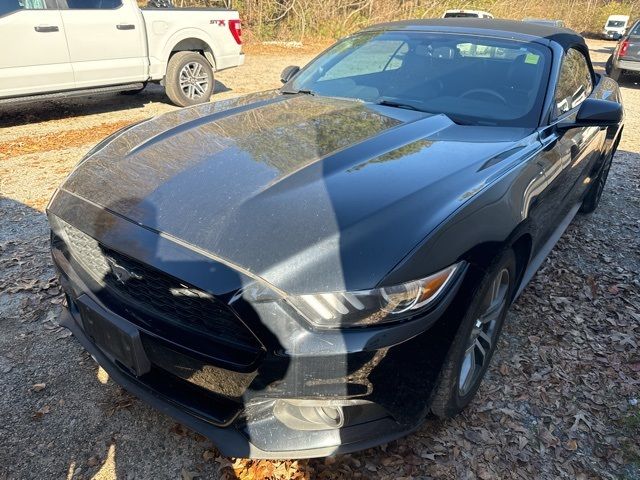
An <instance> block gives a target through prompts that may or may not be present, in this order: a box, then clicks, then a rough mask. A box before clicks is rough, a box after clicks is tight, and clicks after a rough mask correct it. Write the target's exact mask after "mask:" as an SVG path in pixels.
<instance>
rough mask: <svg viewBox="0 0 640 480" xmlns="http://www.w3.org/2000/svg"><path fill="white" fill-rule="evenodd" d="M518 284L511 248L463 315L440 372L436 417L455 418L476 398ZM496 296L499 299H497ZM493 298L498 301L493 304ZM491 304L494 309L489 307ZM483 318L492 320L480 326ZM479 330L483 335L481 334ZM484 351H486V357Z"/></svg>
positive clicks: (492, 268) (433, 404)
mask: <svg viewBox="0 0 640 480" xmlns="http://www.w3.org/2000/svg"><path fill="white" fill-rule="evenodd" d="M515 281H516V257H515V254H514V253H513V250H511V249H510V248H509V249H505V250H503V251H502V252H501V253H500V254H498V256H497V257H496V258H495V259H494V260H493V262H492V263H491V265H490V266H489V268H487V270H486V273H485V274H484V276H483V277H482V279H481V280H480V281H479V283H478V286H477V287H476V289H475V290H474V292H473V298H472V299H471V304H470V305H469V308H468V309H467V311H466V313H465V314H464V317H463V319H462V322H461V323H460V327H459V328H458V332H457V333H456V336H455V337H454V339H453V343H452V345H451V347H450V349H449V352H448V354H447V357H446V359H445V362H444V365H443V367H442V370H441V372H440V378H439V381H438V385H437V387H436V390H435V393H434V396H433V399H432V402H431V411H432V412H433V414H434V415H436V416H438V417H440V418H450V417H453V416H455V415H457V414H458V413H460V412H461V411H462V410H463V409H464V408H465V407H466V406H467V405H468V404H469V403H470V402H471V400H472V399H473V397H474V396H475V394H476V392H477V391H478V388H479V387H480V383H481V382H482V379H483V377H484V375H485V373H486V371H487V368H488V367H489V363H490V362H491V358H492V357H493V353H494V352H495V349H496V344H497V341H498V339H499V337H500V331H501V330H502V325H503V323H504V319H505V317H506V315H507V311H508V310H509V305H510V303H511V299H512V297H513V292H514V288H515ZM494 294H495V295H497V296H495V297H494ZM492 298H494V300H495V303H493V304H491V299H492ZM489 305H492V306H493V308H490V307H489V308H488V306H489ZM483 317H484V318H485V320H489V319H490V321H487V322H486V323H484V322H482V323H479V322H481V319H482V318H483ZM478 327H479V328H478ZM489 327H490V328H489ZM478 331H482V332H483V333H482V334H480V335H478V334H477V332H478ZM476 343H477V344H479V345H480V348H479V347H477V346H476ZM481 350H484V352H485V354H484V356H482V354H481ZM469 352H470V353H469ZM471 359H474V362H473V365H474V367H473V368H472V369H469V368H468V367H470V366H471ZM479 360H481V362H479ZM465 372H469V373H468V374H465Z"/></svg>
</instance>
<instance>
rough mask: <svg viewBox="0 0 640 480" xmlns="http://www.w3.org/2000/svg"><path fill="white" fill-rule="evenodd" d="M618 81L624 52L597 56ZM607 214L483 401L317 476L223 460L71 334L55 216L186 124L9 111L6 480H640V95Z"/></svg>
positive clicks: (261, 79)
mask: <svg viewBox="0 0 640 480" xmlns="http://www.w3.org/2000/svg"><path fill="white" fill-rule="evenodd" d="M590 45H591V48H592V55H593V58H594V62H596V65H597V66H598V67H599V68H601V67H602V66H603V65H604V62H605V60H606V58H607V56H608V54H609V52H610V50H611V49H612V47H613V43H609V42H600V41H594V42H591V44H590ZM317 50H318V49H317V48H315V47H313V48H305V49H303V50H297V49H278V48H261V49H255V50H254V51H249V55H247V60H246V65H244V66H243V67H241V68H238V69H234V70H229V71H225V72H220V73H219V74H218V75H217V83H218V85H217V87H218V88H217V91H218V92H219V93H217V94H216V95H215V96H214V98H213V100H214V101H215V100H217V99H223V98H229V97H232V96H236V95H241V94H244V93H249V92H254V91H259V90H266V89H270V88H274V87H278V86H279V74H280V71H281V70H282V68H283V67H285V66H287V65H290V64H298V65H302V64H304V63H305V62H307V61H308V60H309V59H311V58H312V57H313V56H314V55H315V53H316V52H317ZM623 96H624V100H625V106H626V121H627V126H626V130H625V135H624V137H623V139H622V143H621V144H620V149H619V153H618V154H617V155H616V157H615V160H614V164H613V167H612V171H611V174H610V177H609V178H610V179H609V182H608V185H607V188H606V190H605V194H604V197H603V200H602V204H601V206H600V208H599V209H598V210H597V211H596V212H595V213H594V214H592V215H589V216H578V217H577V218H576V219H575V220H574V222H573V223H572V225H571V226H570V227H569V229H568V230H567V232H566V233H565V235H564V236H563V238H562V239H561V241H560V243H559V244H558V245H557V246H556V248H555V249H554V250H553V252H552V253H551V255H550V257H549V258H548V259H547V261H546V262H545V263H544V265H543V267H542V269H541V270H540V271H539V272H538V274H537V275H536V277H535V278H534V280H533V281H532V283H531V284H530V285H529V286H528V287H527V289H526V290H525V292H524V294H523V295H522V296H521V297H520V299H519V300H518V301H517V303H516V304H515V305H514V306H513V308H512V310H511V312H510V314H509V317H508V321H507V325H506V327H505V330H504V333H503V336H502V339H501V341H500V345H499V348H498V351H497V354H496V356H495V357H494V360H493V363H492V367H491V369H490V371H489V373H488V375H487V378H486V379H485V381H484V383H483V385H482V387H481V389H480V392H479V395H478V396H477V398H476V399H475V400H474V402H473V403H472V405H471V406H470V408H468V409H467V410H466V411H465V412H464V413H463V414H462V415H460V416H459V417H457V418H455V419H453V420H449V421H437V420H435V419H428V420H427V422H426V423H425V424H424V426H423V427H422V428H421V429H420V430H418V432H416V433H415V434H413V435H411V436H409V437H407V438H405V439H402V440H399V441H395V442H392V443H390V444H388V445H386V446H383V447H379V448H374V449H369V450H367V451H364V452H361V453H357V454H353V455H341V456H337V457H334V458H326V459H318V460H312V461H300V462H294V461H282V462H251V461H246V460H241V459H240V460H235V459H228V458H223V457H220V456H219V455H218V454H217V453H216V451H215V449H214V448H213V446H212V445H211V443H210V442H209V441H207V440H206V439H204V438H202V437H200V436H199V435H197V434H195V433H193V432H191V431H188V430H186V429H185V428H183V427H182V426H180V425H178V424H176V423H175V421H173V420H172V419H170V418H169V417H166V416H164V415H162V414H160V413H159V412H157V411H156V410H154V409H152V408H150V407H148V406H146V405H145V404H144V403H142V402H140V401H138V400H136V399H135V398H133V397H131V396H129V395H128V394H127V393H126V392H124V391H123V390H122V389H120V388H119V387H118V386H117V385H116V384H114V383H113V382H112V381H110V380H109V379H108V378H107V377H106V375H105V374H104V372H103V371H101V370H100V369H99V368H98V367H97V365H96V364H95V363H94V362H93V360H92V359H91V358H90V357H89V356H88V355H87V354H86V353H85V352H84V351H83V349H82V348H81V347H80V346H79V344H78V343H77V342H76V340H74V338H73V337H71V336H69V335H68V333H67V332H66V331H65V330H63V329H61V328H60V327H58V325H57V323H56V320H57V318H58V317H59V315H60V311H61V307H60V302H61V294H60V289H59V287H58V285H57V283H56V281H55V278H54V272H53V269H52V266H51V261H50V257H49V250H48V227H47V222H46V219H45V216H44V214H43V210H44V207H45V206H46V203H47V201H48V199H49V198H50V197H51V195H52V193H53V191H54V189H55V188H56V186H57V185H59V184H60V182H61V181H62V180H63V179H64V177H65V176H66V175H67V174H68V172H69V171H70V169H71V168H72V167H73V166H74V165H75V164H76V163H77V162H78V161H79V160H80V158H81V157H82V156H83V155H84V153H85V152H86V151H87V150H89V148H91V147H92V146H93V145H94V144H95V143H97V142H98V141H99V140H100V139H102V138H103V137H104V136H106V135H107V134H109V133H110V132H112V131H114V130H116V129H118V128H120V127H121V126H123V125H125V124H128V123H132V122H135V121H137V120H141V119H143V118H147V117H150V116H153V115H158V114H161V113H163V112H166V111H169V110H172V109H174V108H175V107H173V106H171V105H169V104H168V103H167V100H166V98H165V96H164V94H163V92H162V90H161V89H160V88H159V87H150V88H148V89H147V90H145V91H144V92H143V93H141V94H139V95H136V96H123V95H111V96H101V97H95V98H85V99H74V100H66V101H50V102H46V103H42V104H33V105H26V106H25V105H23V106H16V107H0V194H1V195H0V329H1V332H2V333H0V392H1V393H0V479H2V478H20V479H21V478H46V479H48V478H75V479H80V478H98V479H113V478H119V479H129V478H131V479H133V478H154V479H164V478H172V479H175V478H182V479H192V478H225V477H228V478H235V477H236V476H237V477H238V478H244V479H248V478H267V477H276V478H388V479H398V478H403V477H404V478H464V479H474V478H480V479H483V480H485V479H491V478H580V479H586V478H630V479H631V478H635V479H638V478H640V445H639V438H640V407H639V406H638V399H639V398H640V351H639V349H638V344H639V343H640V255H639V253H640V248H639V247H640V241H639V239H640V167H639V161H640V131H639V128H638V127H639V122H640V86H639V85H638V84H636V83H634V82H633V81H630V80H627V81H625V82H624V84H623Z"/></svg>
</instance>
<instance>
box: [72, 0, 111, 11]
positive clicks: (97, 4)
mask: <svg viewBox="0 0 640 480" xmlns="http://www.w3.org/2000/svg"><path fill="white" fill-rule="evenodd" d="M61 3H62V4H64V3H65V2H64V0H63V1H62V2H61ZM66 4H67V5H66V7H67V8H68V9H69V10H113V9H115V8H119V7H121V6H122V0H66ZM61 6H62V5H61Z"/></svg>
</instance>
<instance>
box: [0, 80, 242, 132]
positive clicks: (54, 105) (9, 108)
mask: <svg viewBox="0 0 640 480" xmlns="http://www.w3.org/2000/svg"><path fill="white" fill-rule="evenodd" d="M229 91H231V88H229V87H227V86H226V85H225V84H224V83H222V82H220V81H219V80H216V82H215V86H214V95H213V97H212V100H215V94H216V93H223V92H229ZM154 102H155V103H166V104H169V105H170V102H169V99H168V98H167V96H166V94H165V92H164V87H162V86H160V85H157V84H149V85H147V87H146V88H145V89H144V90H143V91H142V92H140V93H137V94H119V93H116V94H112V93H110V94H103V95H89V96H86V97H70V98H67V99H64V98H62V99H59V100H45V101H39V102H31V103H23V104H16V105H0V129H1V128H9V127H15V126H19V125H26V124H29V123H37V122H46V121H49V120H61V119H65V118H81V117H84V116H89V115H95V114H100V113H106V112H117V111H126V110H131V109H136V108H142V107H144V106H145V105H146V104H148V103H154Z"/></svg>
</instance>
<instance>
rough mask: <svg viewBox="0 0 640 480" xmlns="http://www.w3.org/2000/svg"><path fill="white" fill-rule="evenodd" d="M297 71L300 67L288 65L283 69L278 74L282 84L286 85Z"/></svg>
mask: <svg viewBox="0 0 640 480" xmlns="http://www.w3.org/2000/svg"><path fill="white" fill-rule="evenodd" d="M299 71H300V67H298V66H297V65H289V66H288V67H285V69H284V70H282V73H281V74H280V81H281V82H282V83H287V82H288V81H289V80H291V79H292V78H293V77H294V76H295V74H296V73H298V72H299Z"/></svg>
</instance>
